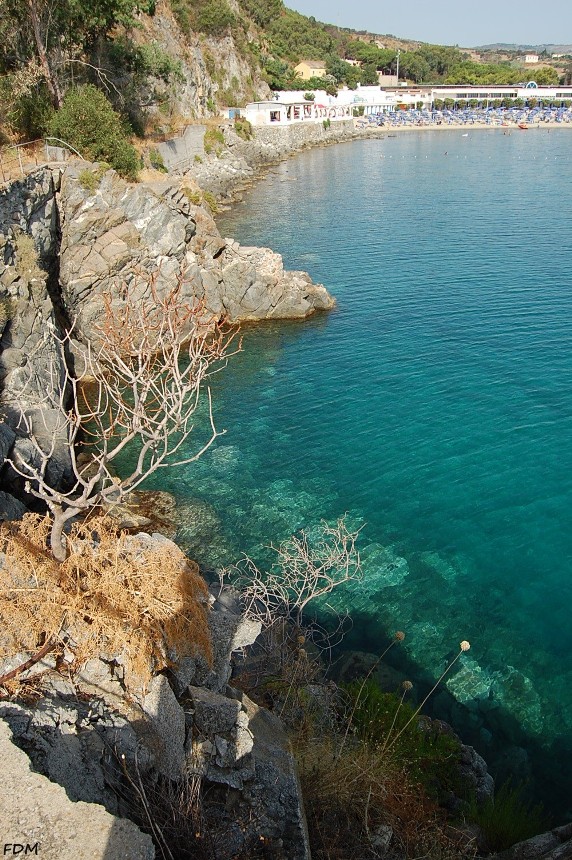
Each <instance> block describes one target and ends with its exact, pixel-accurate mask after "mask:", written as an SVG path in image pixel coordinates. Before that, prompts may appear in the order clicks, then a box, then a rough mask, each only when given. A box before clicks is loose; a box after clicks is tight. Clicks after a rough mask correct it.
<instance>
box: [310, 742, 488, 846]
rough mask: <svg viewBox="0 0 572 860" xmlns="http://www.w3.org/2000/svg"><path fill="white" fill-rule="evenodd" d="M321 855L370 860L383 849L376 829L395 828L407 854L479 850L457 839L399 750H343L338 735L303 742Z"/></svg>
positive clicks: (313, 840) (396, 842) (358, 746)
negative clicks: (394, 754) (405, 767)
mask: <svg viewBox="0 0 572 860" xmlns="http://www.w3.org/2000/svg"><path fill="white" fill-rule="evenodd" d="M297 758H298V766H299V770H300V778H301V783H302V791H303V795H304V804H305V808H306V814H307V817H308V826H309V832H310V844H311V850H312V857H314V858H315V860H365V858H374V857H378V856H382V855H383V854H384V852H383V851H381V853H380V850H381V849H380V847H379V844H378V845H376V836H377V835H378V834H379V832H380V828H391V832H392V836H391V840H392V841H391V848H392V850H397V853H398V854H399V856H405V857H415V858H431V860H437V858H441V860H453V859H454V858H455V860H461V858H469V857H473V856H474V853H475V852H474V850H473V849H472V848H471V847H468V848H467V846H466V841H465V843H464V844H463V841H462V840H461V839H459V840H457V839H456V838H455V836H454V834H452V833H451V830H450V828H449V827H448V825H447V823H446V820H445V813H444V812H443V811H442V810H440V809H439V807H438V806H437V805H436V804H435V803H434V802H433V801H431V800H429V799H428V798H427V796H426V795H425V793H424V791H423V789H422V787H421V786H419V785H416V784H414V783H412V782H411V781H410V780H409V779H408V777H407V774H406V773H405V771H404V770H403V768H402V766H401V765H400V762H399V761H398V759H397V758H396V757H388V756H387V755H384V754H380V755H378V754H376V752H375V750H374V749H372V747H371V746H370V745H368V744H365V743H355V744H354V745H353V746H351V747H345V748H344V749H343V750H342V752H341V753H340V749H339V746H338V744H337V743H336V742H335V740H334V739H331V738H330V739H327V740H313V741H311V742H309V743H308V744H305V745H303V746H302V747H298V749H297Z"/></svg>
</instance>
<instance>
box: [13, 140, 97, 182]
mask: <svg viewBox="0 0 572 860" xmlns="http://www.w3.org/2000/svg"><path fill="white" fill-rule="evenodd" d="M72 155H73V156H75V157H77V158H81V160H82V161H83V160H84V158H83V156H82V155H81V153H79V152H78V151H77V149H74V147H73V146H71V144H69V143H67V142H66V141H65V140H61V139H60V138H59V137H45V138H41V139H39V140H29V141H26V142H25V143H13V144H8V145H7V146H2V147H0V181H2V182H10V181H11V180H13V179H17V178H19V177H24V176H26V174H28V173H30V171H32V170H34V169H35V168H36V167H40V166H41V165H43V164H51V163H53V162H60V161H66V160H67V159H68V158H70V157H71V156H72Z"/></svg>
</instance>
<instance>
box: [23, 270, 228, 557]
mask: <svg viewBox="0 0 572 860" xmlns="http://www.w3.org/2000/svg"><path fill="white" fill-rule="evenodd" d="M149 278H150V284H149V286H150V289H149V291H148V298H147V299H143V300H137V301H136V300H135V298H134V297H133V296H131V295H130V294H129V288H125V290H124V293H123V301H122V302H121V303H120V304H118V303H117V300H115V301H113V297H112V296H110V295H106V296H104V297H103V314H102V322H101V324H100V326H99V328H98V331H97V340H96V343H95V344H93V343H91V344H90V343H88V344H86V345H82V346H79V347H78V345H77V343H75V342H74V341H73V336H74V330H73V328H72V330H70V331H68V332H66V333H64V334H63V335H62V334H59V333H58V332H57V331H56V329H55V327H54V326H53V325H52V326H47V327H46V330H45V334H44V338H45V342H44V343H43V344H40V345H39V347H38V348H39V349H42V348H44V349H45V347H46V345H49V346H50V354H51V356H52V359H51V361H50V363H49V367H48V368H47V374H46V376H47V381H46V377H42V380H41V384H42V389H43V390H44V391H45V406H44V409H43V410H37V409H35V410H28V409H26V408H25V406H22V407H21V409H20V415H19V426H20V430H21V431H23V432H24V433H25V435H26V436H27V437H28V438H29V440H30V442H31V444H32V447H33V452H34V456H33V458H29V457H28V458H26V459H24V458H23V457H22V456H21V455H19V454H16V455H15V456H14V457H13V458H12V460H11V464H12V467H13V468H14V470H15V471H16V472H17V473H18V474H19V475H21V476H22V477H23V478H24V479H25V480H26V489H27V491H28V492H29V493H31V494H32V495H33V496H35V497H37V498H39V499H41V500H43V501H44V502H45V504H46V505H47V506H48V508H49V510H50V512H51V513H52V515H53V517H54V525H53V529H52V535H51V548H52V552H53V554H54V556H55V558H56V559H58V560H59V561H62V560H63V559H64V558H65V538H64V534H63V529H64V527H65V524H66V522H67V521H68V520H70V519H71V518H72V517H74V516H76V515H77V514H78V513H80V512H81V511H84V510H86V509H87V508H89V507H92V506H93V505H97V504H103V503H117V502H120V501H121V500H122V499H123V498H124V496H125V495H126V493H128V492H130V491H132V490H134V489H136V488H137V487H139V486H140V485H141V484H142V482H143V481H144V480H145V479H146V478H147V477H148V476H149V475H151V474H153V473H154V472H156V471H157V470H158V469H161V468H166V467H168V466H172V465H183V464H187V463H192V462H194V461H195V460H198V459H199V457H201V456H202V455H203V454H204V453H205V451H206V450H207V449H208V448H209V447H210V446H211V445H212V444H213V442H214V441H215V439H216V438H217V436H219V435H221V431H218V430H217V429H216V427H215V423H214V417H213V408H212V398H211V392H210V388H209V386H208V379H209V377H210V376H211V374H212V373H214V372H216V371H218V370H220V369H221V368H222V367H224V366H225V365H226V362H227V360H228V358H229V356H230V355H233V354H234V353H235V352H237V351H238V350H239V349H240V342H239V341H237V331H236V329H235V328H234V329H233V328H229V327H227V326H226V325H225V324H224V322H221V321H219V320H214V319H211V318H209V317H208V315H207V314H206V312H205V307H204V305H203V304H202V303H200V302H197V303H196V304H195V305H194V306H190V305H188V304H186V303H185V302H183V301H182V300H181V296H180V283H178V284H176V285H175V287H174V288H173V289H172V290H171V291H170V292H169V293H168V294H167V295H159V293H158V291H157V290H156V289H155V283H154V281H153V279H152V277H150V276H149ZM72 347H73V351H74V353H75V364H76V367H78V368H79V369H78V370H77V371H76V372H75V373H72V372H71V370H70V369H69V366H68V362H67V355H68V353H69V352H70V351H72ZM28 367H32V368H33V367H34V362H33V361H30V362H29V363H28ZM34 372H35V371H33V370H30V372H29V376H28V378H27V379H26V381H25V382H24V384H23V387H22V391H20V392H19V393H18V394H19V398H18V399H19V402H21V403H22V404H25V403H26V395H27V394H28V393H29V392H30V391H32V390H34V387H35V388H36V390H38V386H39V384H40V383H39V380H38V379H35V378H34V377H33V376H32V374H33V373H34ZM203 398H206V406H207V412H208V423H209V433H208V438H207V439H206V441H204V442H203V443H202V444H200V445H199V446H198V447H196V448H195V449H194V450H192V451H191V452H190V451H189V450H188V448H185V449H183V446H184V445H185V443H186V442H187V440H188V439H189V436H190V435H191V434H192V432H193V430H194V429H195V419H196V417H197V410H198V409H199V406H200V404H201V402H202V400H203ZM222 432H224V431H222ZM134 443H136V444H137V446H138V454H137V457H136V459H135V463H134V465H133V466H132V467H131V471H130V472H129V473H128V474H126V475H123V476H122V477H121V478H118V477H117V476H116V474H115V471H114V464H115V462H116V460H117V459H118V457H119V456H120V455H121V454H122V453H123V452H124V451H125V449H126V448H127V447H128V446H130V445H132V444H134ZM62 446H63V447H64V449H65V451H66V453H67V456H69V466H70V473H71V480H70V481H69V485H68V486H67V487H64V488H62V487H60V486H54V485H53V482H51V481H50V477H49V465H50V462H51V461H52V458H53V457H54V455H55V454H56V452H57V450H58V448H59V449H61V447H62ZM80 455H81V456H80Z"/></svg>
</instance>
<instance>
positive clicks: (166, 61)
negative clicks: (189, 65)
mask: <svg viewBox="0 0 572 860" xmlns="http://www.w3.org/2000/svg"><path fill="white" fill-rule="evenodd" d="M135 55H136V59H135V65H136V69H137V71H140V72H142V73H143V74H145V75H154V76H155V77H158V78H163V80H165V81H169V80H171V79H174V80H177V81H179V82H182V81H184V75H183V69H182V65H181V61H180V60H175V59H173V57H171V56H170V55H169V54H167V53H166V52H165V51H164V50H163V49H162V48H161V47H160V46H159V45H158V44H157V43H156V42H151V43H150V44H146V45H141V46H140V47H138V48H137V49H136V52H135Z"/></svg>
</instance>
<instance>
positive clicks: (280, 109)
mask: <svg viewBox="0 0 572 860" xmlns="http://www.w3.org/2000/svg"><path fill="white" fill-rule="evenodd" d="M305 95H306V93H304V91H303V90H297V91H282V92H278V93H275V95H274V99H273V100H271V101H261V102H252V103H250V104H247V105H246V108H245V109H242V110H241V115H242V116H245V117H246V119H248V120H249V122H251V123H252V125H255V126H263V125H291V124H293V123H298V122H323V121H324V120H330V122H336V121H339V120H348V119H352V118H353V117H355V118H358V119H359V118H360V117H362V118H366V119H367V118H368V117H373V116H376V115H380V114H391V113H394V112H395V111H407V110H411V109H417V110H423V111H431V110H433V109H434V108H435V102H437V103H439V102H445V104H448V105H450V106H451V107H453V108H457V107H474V108H477V107H479V108H489V107H494V106H496V105H497V104H499V103H501V102H509V103H510V102H514V100H515V99H521V100H522V103H523V104H525V103H526V102H529V100H530V99H531V98H534V99H535V102H536V104H537V105H538V106H539V107H543V106H544V107H547V106H548V105H551V104H555V105H557V106H560V105H566V104H568V103H569V102H572V86H570V87H564V86H557V87H539V86H537V85H536V84H535V83H534V81H530V82H529V83H528V84H527V85H525V86H511V87H508V86H507V87H500V86H491V87H483V86H468V85H465V86H463V85H457V86H442V87H418V86H411V87H407V86H403V85H401V86H399V87H393V88H391V89H390V88H387V89H384V88H382V87H375V86H367V87H360V86H358V87H357V88H356V89H355V90H350V89H348V88H347V87H346V88H343V89H341V90H340V91H339V92H338V94H337V96H330V95H328V94H327V93H326V92H325V91H324V90H316V91H315V92H312V95H313V99H306V98H304V96H305Z"/></svg>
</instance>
